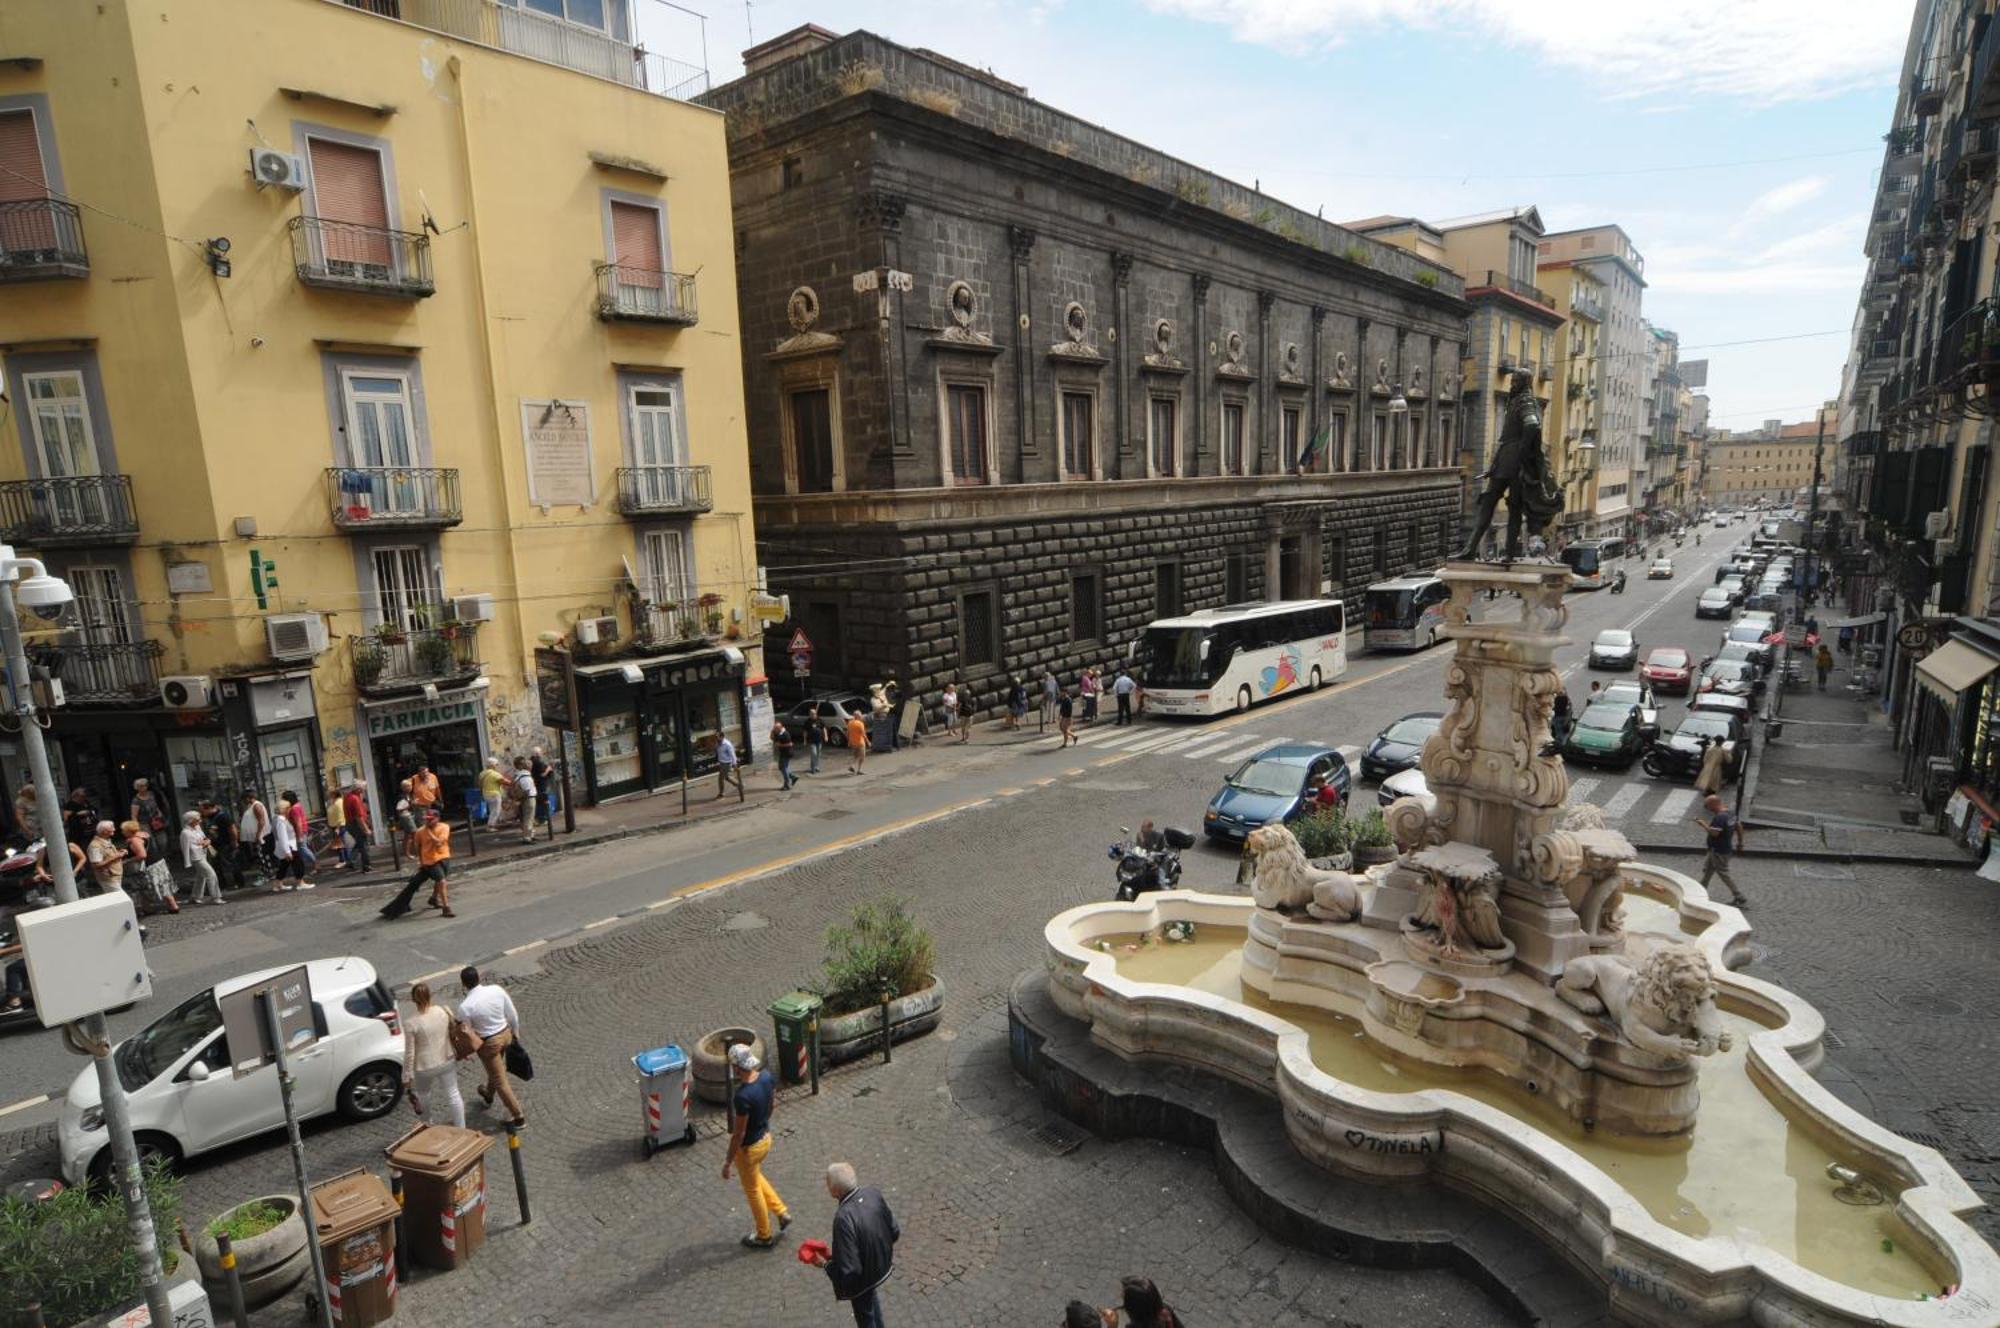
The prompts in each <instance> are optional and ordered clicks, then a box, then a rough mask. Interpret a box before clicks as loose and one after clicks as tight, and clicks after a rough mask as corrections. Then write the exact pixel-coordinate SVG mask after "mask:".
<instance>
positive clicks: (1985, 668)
mask: <svg viewBox="0 0 2000 1328" xmlns="http://www.w3.org/2000/svg"><path fill="white" fill-rule="evenodd" d="M1995 669H2000V659H1995V658H1993V656H1991V655H1989V654H1987V653H1986V652H1985V651H1983V650H1975V649H1973V648H1972V647H1971V646H1969V645H1967V644H1966V643H1965V642H1963V641H1947V642H1945V643H1944V644H1943V645H1942V646H1939V647H1938V648H1937V649H1936V650H1933V651H1932V652H1931V653H1930V654H1928V655H1925V656H1924V657H1923V658H1922V659H1920V660H1918V661H1917V681H1918V682H1920V683H1922V684H1923V685H1924V686H1926V687H1928V688H1930V689H1931V691H1933V692H1935V693H1937V696H1938V698H1939V699H1940V700H1942V701H1943V702H1944V703H1945V704H1946V705H1950V704H1952V703H1953V702H1955V701H1957V700H1958V695H1959V693H1960V692H1963V691H1964V690H1965V689H1966V688H1968V687H1970V686H1972V685H1973V684H1974V683H1977V682H1980V681H1982V680H1983V679H1984V678H1985V677H1986V676H1987V675H1988V674H1990V673H1992V672H1993V671H1994V670H1995Z"/></svg>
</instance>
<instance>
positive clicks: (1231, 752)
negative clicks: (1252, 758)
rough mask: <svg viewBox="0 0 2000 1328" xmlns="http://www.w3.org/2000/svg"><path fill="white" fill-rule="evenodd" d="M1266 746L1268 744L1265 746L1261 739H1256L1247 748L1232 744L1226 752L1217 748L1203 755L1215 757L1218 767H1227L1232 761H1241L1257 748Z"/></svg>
mask: <svg viewBox="0 0 2000 1328" xmlns="http://www.w3.org/2000/svg"><path fill="white" fill-rule="evenodd" d="M1268 745H1269V744H1267V743H1266V742H1265V741H1264V740H1263V739H1262V738H1259V739H1257V741H1255V742H1253V743H1251V744H1250V745H1249V746H1248V747H1244V746H1240V745H1234V744H1232V745H1231V747H1230V748H1229V749H1228V750H1223V749H1220V748H1218V749H1217V750H1216V751H1212V752H1207V753H1205V755H1208V756H1213V757H1215V760H1216V763H1217V764H1218V765H1228V764H1230V763H1231V762H1233V761H1240V760H1242V759H1243V758H1244V757H1246V756H1248V755H1249V754H1250V753H1252V752H1254V751H1256V750H1257V749H1258V748H1259V747H1264V746H1268ZM1218 753H1219V754H1218Z"/></svg>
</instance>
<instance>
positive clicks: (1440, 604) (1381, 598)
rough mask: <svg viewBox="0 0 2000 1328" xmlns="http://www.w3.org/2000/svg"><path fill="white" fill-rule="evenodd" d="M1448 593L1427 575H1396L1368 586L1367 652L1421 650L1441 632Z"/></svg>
mask: <svg viewBox="0 0 2000 1328" xmlns="http://www.w3.org/2000/svg"><path fill="white" fill-rule="evenodd" d="M1450 599H1451V591H1449V590H1448V589H1446V588H1445V584H1444V582H1442V581H1440V580H1439V579H1438V578H1437V577H1435V576H1433V575H1430V574H1428V573H1421V574H1418V575H1415V576H1399V577H1396V578H1395V579H1393V580H1390V581H1378V582H1376V583H1375V584H1374V585H1372V586H1370V587H1368V599H1367V601H1366V604H1367V609H1368V619H1367V621H1366V622H1365V623H1364V624H1363V625H1362V638H1363V643H1364V644H1365V645H1367V647H1368V648H1369V649H1370V650H1420V649H1422V648H1423V647H1425V646H1434V645H1436V644H1437V643H1438V637H1439V636H1440V635H1441V634H1442V633H1443V632H1444V606H1445V604H1446V602H1447V601H1449V600H1450Z"/></svg>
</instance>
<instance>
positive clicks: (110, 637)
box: [64, 567, 133, 646]
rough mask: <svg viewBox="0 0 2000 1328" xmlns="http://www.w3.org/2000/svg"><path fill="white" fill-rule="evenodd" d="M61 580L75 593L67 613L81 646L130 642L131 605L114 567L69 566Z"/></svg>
mask: <svg viewBox="0 0 2000 1328" xmlns="http://www.w3.org/2000/svg"><path fill="white" fill-rule="evenodd" d="M64 579H65V580H67V581H68V582H69V584H70V588H71V589H72V590H73V591H75V593H76V599H75V601H74V602H73V604H72V606H71V609H70V612H71V614H72V615H73V616H72V621H73V622H74V623H75V625H76V631H77V636H78V637H79V638H81V640H82V643H83V644H84V645H91V646H120V645H129V644H131V642H132V639H133V634H132V613H131V608H132V605H131V601H130V600H128V599H126V598H125V578H124V576H123V574H122V573H120V572H119V570H118V569H117V568H116V567H72V568H70V569H69V571H68V572H67V573H66V574H65V577H64Z"/></svg>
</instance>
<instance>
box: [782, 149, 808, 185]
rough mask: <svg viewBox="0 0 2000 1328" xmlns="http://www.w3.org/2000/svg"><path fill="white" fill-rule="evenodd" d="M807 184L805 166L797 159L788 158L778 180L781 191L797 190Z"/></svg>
mask: <svg viewBox="0 0 2000 1328" xmlns="http://www.w3.org/2000/svg"><path fill="white" fill-rule="evenodd" d="M805 182H806V168H805V164H804V163H803V162H801V161H800V160H799V159H798V158H797V157H787V158H785V162H784V165H783V167H782V168H781V171H780V175H779V178H778V187H779V188H780V189H796V188H798V187H799V186H800V185H802V184H804V183H805Z"/></svg>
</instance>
